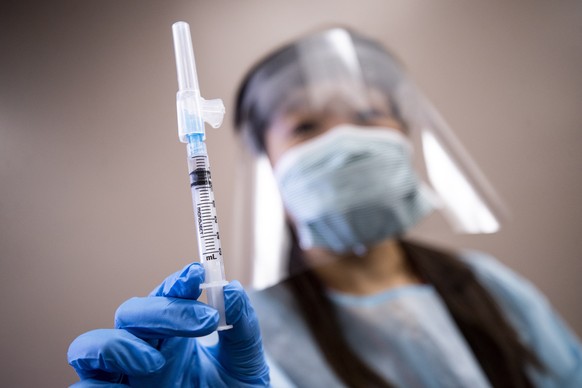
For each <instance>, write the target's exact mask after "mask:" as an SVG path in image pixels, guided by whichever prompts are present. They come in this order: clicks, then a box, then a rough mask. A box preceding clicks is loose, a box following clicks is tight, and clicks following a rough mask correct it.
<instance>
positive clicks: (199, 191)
mask: <svg viewBox="0 0 582 388" xmlns="http://www.w3.org/2000/svg"><path fill="white" fill-rule="evenodd" d="M190 140H191V142H190V143H189V144H188V145H189V148H188V149H189V156H188V170H189V172H190V186H191V188H192V202H193V204H194V219H195V220H196V234H197V236H198V252H199V255H200V261H201V262H202V265H203V266H204V270H205V274H206V275H205V279H204V284H202V285H201V287H202V288H204V289H206V297H207V299H208V304H209V305H211V306H212V307H214V308H215V309H217V310H218V314H219V317H220V320H219V326H218V330H225V329H229V328H230V327H231V326H228V325H227V324H226V318H225V310H224V292H223V287H224V286H225V285H227V284H228V282H227V281H226V277H225V274H224V264H223V259H222V244H221V241H220V231H219V229H218V217H217V215H216V204H215V202H214V192H213V191H212V179H211V175H210V165H209V163H208V156H207V155H206V146H205V145H204V142H203V141H201V140H200V138H199V137H198V139H197V138H196V137H190ZM193 150H198V151H199V153H194V154H192V155H191V154H190V152H191V151H192V152H193Z"/></svg>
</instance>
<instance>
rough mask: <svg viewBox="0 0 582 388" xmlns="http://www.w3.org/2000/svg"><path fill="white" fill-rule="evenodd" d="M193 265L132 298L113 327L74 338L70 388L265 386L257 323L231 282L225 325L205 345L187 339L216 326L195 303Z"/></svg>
mask: <svg viewBox="0 0 582 388" xmlns="http://www.w3.org/2000/svg"><path fill="white" fill-rule="evenodd" d="M203 281H204V269H203V268H202V266H201V265H200V264H198V263H194V264H190V265H188V266H186V267H185V268H184V269H183V270H182V271H179V272H176V273H175V274H173V275H171V276H169V277H168V278H167V279H166V280H164V282H163V283H162V284H161V285H160V286H159V287H158V288H156V289H155V290H154V291H153V292H152V293H151V294H150V296H149V297H146V298H132V299H129V300H128V301H126V302H125V303H123V304H122V305H121V306H120V307H119V308H118V310H117V313H116V315H115V329H100V330H94V331H90V332H88V333H85V334H82V335H81V336H79V337H78V338H77V339H75V340H74V341H73V343H71V346H70V347H69V352H68V359H69V364H70V365H71V366H72V367H73V368H75V371H76V372H77V374H78V375H79V377H80V378H81V381H80V382H78V383H77V384H74V387H95V386H99V387H103V386H107V387H126V386H127V385H130V386H138V387H234V386H236V387H257V386H267V385H269V368H268V367H267V364H266V362H265V358H264V355H263V347H262V343H261V335H260V332H259V323H258V321H257V317H256V315H255V312H254V310H253V308H252V307H251V305H250V302H249V299H248V297H247V295H246V294H245V292H244V290H243V289H242V286H241V285H240V284H239V283H238V282H232V283H230V284H228V285H226V286H225V287H224V296H225V309H226V321H227V322H228V323H229V324H231V325H233V326H234V327H233V328H232V329H230V330H226V331H221V332H219V334H218V336H219V341H218V343H217V344H216V345H214V346H212V347H206V346H204V345H201V344H200V343H199V342H198V341H197V340H196V338H195V337H199V336H203V335H206V334H209V333H211V332H213V331H214V330H216V327H217V326H218V313H217V312H216V310H214V309H213V308H212V307H210V306H207V305H205V304H203V303H201V302H197V301H196V299H197V298H198V297H199V296H200V284H201V283H202V282H203Z"/></svg>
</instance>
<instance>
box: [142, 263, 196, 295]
mask: <svg viewBox="0 0 582 388" xmlns="http://www.w3.org/2000/svg"><path fill="white" fill-rule="evenodd" d="M204 276H205V275H204V267H202V265H201V264H200V263H191V264H188V265H187V266H185V267H184V268H182V270H180V271H178V272H175V273H173V274H171V275H170V276H168V277H167V278H166V279H165V280H164V281H163V282H162V284H160V285H159V286H158V287H156V288H155V289H154V290H153V291H152V292H151V293H150V296H171V297H174V298H183V299H198V297H199V296H200V293H201V290H200V284H202V283H204Z"/></svg>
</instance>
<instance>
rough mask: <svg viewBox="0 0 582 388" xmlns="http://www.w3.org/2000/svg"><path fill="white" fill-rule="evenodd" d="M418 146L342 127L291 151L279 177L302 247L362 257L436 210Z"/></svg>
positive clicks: (380, 132)
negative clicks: (423, 180) (415, 155)
mask: <svg viewBox="0 0 582 388" xmlns="http://www.w3.org/2000/svg"><path fill="white" fill-rule="evenodd" d="M411 153H412V151H411V146H410V143H409V142H408V140H407V139H406V138H405V137H404V135H402V134H401V133H400V132H398V131H396V130H394V129H390V128H371V127H358V126H355V125H349V124H343V125H340V126H338V127H335V128H332V129H330V130H328V131H327V132H326V133H324V134H323V135H320V136H318V137H316V138H314V139H312V140H308V141H306V142H304V143H301V144H299V145H297V146H294V147H293V148H291V149H289V150H288V151H286V152H285V153H284V154H283V155H282V157H281V159H280V160H279V161H278V162H277V164H276V165H275V178H276V180H277V183H278V186H279V191H280V192H281V196H282V199H283V203H284V204H285V208H286V210H287V211H288V212H289V214H290V215H291V217H292V219H293V221H294V223H295V226H296V229H297V234H298V238H299V243H300V246H301V247H302V248H303V249H309V248H325V249H329V250H331V251H333V252H336V253H347V252H354V253H356V254H363V253H364V252H365V251H366V250H367V248H368V247H369V246H371V245H374V244H375V243H378V242H380V241H382V240H385V239H388V238H390V237H394V236H397V235H399V234H402V233H403V232H405V231H406V230H408V229H409V228H411V227H412V226H414V225H415V224H416V223H418V222H419V221H420V220H421V219H422V218H423V217H424V216H425V215H427V214H428V213H429V212H430V211H431V210H432V208H433V206H432V204H431V201H429V195H428V193H427V192H425V190H424V189H423V188H422V186H421V184H420V181H419V179H418V178H417V177H416V174H415V172H414V169H413V167H412V158H411Z"/></svg>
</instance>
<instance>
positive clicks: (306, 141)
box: [237, 28, 505, 288]
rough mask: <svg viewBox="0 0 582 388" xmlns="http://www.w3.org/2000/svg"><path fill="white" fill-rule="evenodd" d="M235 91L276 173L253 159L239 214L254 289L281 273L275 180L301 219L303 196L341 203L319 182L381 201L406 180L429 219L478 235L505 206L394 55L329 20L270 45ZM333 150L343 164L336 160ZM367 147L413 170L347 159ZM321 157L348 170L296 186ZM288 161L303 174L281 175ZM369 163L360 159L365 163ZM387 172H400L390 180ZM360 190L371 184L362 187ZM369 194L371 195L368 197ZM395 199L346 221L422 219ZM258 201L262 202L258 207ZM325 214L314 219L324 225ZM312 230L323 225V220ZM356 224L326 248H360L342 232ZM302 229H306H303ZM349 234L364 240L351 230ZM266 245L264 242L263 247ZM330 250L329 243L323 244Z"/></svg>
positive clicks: (281, 224) (243, 124)
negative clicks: (250, 200)
mask: <svg viewBox="0 0 582 388" xmlns="http://www.w3.org/2000/svg"><path fill="white" fill-rule="evenodd" d="M241 96H242V98H241V99H240V100H239V112H238V117H237V121H238V124H239V127H240V129H241V131H242V133H243V136H244V137H245V138H247V140H248V141H249V142H250V143H251V144H252V146H253V147H254V148H256V149H259V150H261V149H262V150H266V151H267V153H268V155H269V156H270V158H271V160H272V161H273V162H274V166H273V167H274V173H275V176H277V180H276V181H275V180H273V174H272V173H273V171H270V170H271V164H270V163H269V162H268V161H267V160H265V159H264V157H262V158H263V159H261V157H259V158H258V160H256V161H255V162H254V165H255V171H256V174H255V186H254V194H255V197H256V201H255V204H254V207H255V211H254V214H253V215H252V216H251V217H249V218H251V219H253V220H254V226H253V230H254V238H253V242H254V243H253V245H254V247H253V248H252V251H253V256H254V257H255V262H254V268H255V270H254V273H253V284H254V285H255V286H256V287H258V288H262V287H265V286H268V285H270V284H274V283H276V282H277V281H279V280H281V279H282V278H284V277H285V276H287V275H289V271H288V263H287V261H288V260H289V253H288V248H287V247H288V246H289V245H288V243H287V244H285V241H287V242H288V238H287V236H288V234H287V233H288V232H287V230H286V227H285V221H284V211H283V210H282V209H283V207H282V202H281V201H280V199H279V198H278V193H277V191H278V190H276V189H275V188H279V189H280V190H279V191H280V192H283V193H284V194H286V195H284V196H283V197H284V198H283V199H284V201H283V202H285V203H284V207H285V208H286V209H287V211H288V213H289V214H288V216H289V218H290V219H293V216H294V214H297V212H299V213H301V217H305V219H307V220H308V219H309V216H310V214H307V213H309V212H312V213H314V214H315V213H317V212H318V211H319V210H317V209H315V210H306V209H311V208H310V206H309V205H310V204H311V203H312V202H317V201H323V202H324V203H323V204H322V205H321V206H320V208H321V207H325V206H326V204H325V202H326V201H324V200H322V198H328V201H327V202H328V204H329V203H330V202H333V201H335V203H331V205H333V206H336V207H338V206H339V207H341V206H340V205H338V203H343V202H342V201H343V200H344V199H342V197H341V196H339V197H338V195H337V194H335V193H332V194H334V195H330V196H329V197H326V195H327V193H329V192H330V190H331V189H330V188H329V187H326V186H325V185H328V186H330V187H333V190H335V191H342V190H343V191H344V192H345V193H346V194H345V195H344V197H346V196H347V197H349V196H351V197H354V196H359V197H361V198H362V199H365V198H366V196H368V193H369V192H370V193H371V194H369V195H375V196H382V197H384V199H383V200H384V202H386V201H388V199H386V198H390V197H391V196H395V195H396V194H393V193H396V192H400V191H402V190H403V189H402V187H408V186H410V184H411V183H410V182H412V181H415V180H416V179H417V180H418V186H419V187H420V189H419V192H422V195H423V198H425V199H429V200H430V203H431V209H435V210H436V213H440V214H441V215H442V217H439V219H444V220H446V223H447V224H448V225H449V227H450V229H452V230H453V231H454V232H457V233H472V234H478V233H493V232H496V231H498V230H499V229H500V226H501V222H502V218H503V214H504V213H505V212H504V208H503V206H502V203H501V201H500V200H499V198H498V197H497V195H496V193H495V191H494V190H493V188H492V187H491V185H490V184H489V183H488V182H487V180H486V179H485V177H484V176H483V174H482V173H481V172H480V171H479V169H478V167H477V165H476V164H475V163H474V162H473V160H472V159H471V158H470V156H469V155H468V153H467V152H466V151H465V150H464V148H463V147H462V145H461V143H460V142H459V140H458V139H457V137H456V136H455V135H454V133H453V132H452V130H451V129H450V128H449V127H448V125H447V124H446V122H445V121H444V120H443V118H442V117H441V116H440V115H439V113H438V112H437V110H436V109H435V108H434V107H433V106H432V105H431V104H430V102H429V101H428V100H427V99H426V98H425V97H424V96H423V95H422V94H421V93H420V92H419V90H418V89H417V88H416V87H415V85H414V84H413V83H412V82H411V81H410V80H409V78H408V77H407V75H406V74H405V73H404V71H403V70H402V68H401V65H400V64H399V63H398V62H397V60H396V59H395V58H394V57H393V56H392V55H391V54H390V53H388V52H387V51H386V50H385V49H384V48H383V47H382V46H380V45H379V44H378V43H376V42H374V41H371V40H369V39H367V38H364V37H361V36H359V35H357V34H355V33H353V32H350V31H348V30H345V29H341V28H336V29H331V30H327V31H324V32H321V33H317V34H315V35H311V36H308V37H306V38H303V39H301V40H299V41H298V42H295V43H294V44H292V45H290V46H286V47H284V48H283V49H281V50H279V51H278V52H276V53H275V54H273V55H272V56H271V57H269V58H268V59H267V60H265V61H263V62H262V63H261V64H260V65H259V66H258V67H257V68H255V71H254V72H253V74H252V75H251V77H250V78H249V79H248V80H247V83H246V86H245V89H244V90H243V93H242V94H241ZM354 128H356V129H357V128H361V129H362V133H361V134H360V133H358V132H357V131H356V132H354V130H353V129H354ZM332 133H333V134H332ZM367 134H369V136H368V135H367ZM356 144H361V146H360V145H356ZM356 147H361V149H365V151H362V153H361V155H365V157H363V156H362V157H360V156H359V155H360V154H357V153H354V148H356ZM309 149H311V150H312V152H310V151H309ZM323 149H325V150H329V151H326V152H327V153H328V154H329V155H328V156H325V157H324V156H318V157H315V156H313V154H314V153H323V152H322V150H323ZM298 150H300V151H298ZM401 153H404V155H403V156H402V155H400V154H401ZM342 155H344V156H342ZM345 155H349V158H351V159H353V161H348V162H346V161H345V160H346V158H348V156H345ZM369 155H375V156H373V158H374V160H382V161H381V162H380V164H379V165H381V166H401V165H402V162H401V161H402V160H408V159H410V160H409V162H410V163H411V166H413V170H414V171H413V173H408V172H407V171H408V170H406V167H405V166H404V167H398V168H399V169H396V170H393V169H392V167H391V168H387V167H386V168H384V167H380V168H376V170H377V171H375V172H374V175H373V176H372V175H370V174H369V173H367V172H366V170H365V169H364V168H365V167H366V164H365V162H363V161H361V162H360V161H357V160H359V159H366V158H369ZM322 158H323V159H322ZM311 159H313V160H312V161H309V160H311ZM326 163H327V164H326ZM330 163H331V164H334V163H335V164H337V163H347V164H346V165H342V167H340V168H339V169H343V170H344V171H346V172H345V174H344V175H345V176H348V175H346V174H347V171H348V170H349V171H351V172H350V174H351V175H349V177H348V178H345V179H344V178H342V179H340V180H339V183H337V184H336V183H334V184H333V185H331V184H330V183H329V182H330V180H329V179H328V177H327V176H323V175H322V176H319V177H318V179H320V180H318V181H317V180H315V181H314V182H315V183H313V184H312V185H311V186H309V187H307V186H306V185H307V183H304V181H306V182H307V181H308V180H309V177H308V175H309V176H317V173H318V172H316V171H314V170H315V169H316V168H319V167H321V166H324V164H326V165H329V164H330ZM358 163H360V164H359V165H358ZM374 163H378V162H374ZM298 164H301V165H302V166H304V167H303V170H301V171H303V172H304V173H305V175H295V176H293V174H291V173H286V172H287V171H289V170H290V169H291V170H292V167H293V168H295V167H296V165H298ZM376 165H378V164H370V165H369V168H370V169H372V168H374V167H373V166H376ZM290 166H291V167H290ZM326 168H327V167H326ZM310 169H311V170H310ZM324 169H325V168H323V167H321V170H322V171H323V170H324ZM282 170H284V171H285V173H282V172H281V171H282ZM307 171H309V173H308V174H307V173H306V172H307ZM367 171H369V170H367ZM396 175H398V176H402V177H401V178H396V177H395V176H396ZM281 176H284V178H281ZM364 176H372V178H369V179H373V181H371V182H372V183H373V184H372V185H370V184H369V182H368V183H366V181H365V180H364ZM409 177H410V178H409ZM313 179H315V178H313ZM338 179H339V178H338ZM366 179H368V178H366ZM395 179H398V180H397V181H395ZM380 181H382V182H384V181H386V182H394V183H391V184H388V183H386V184H384V185H383V186H381V185H380V186H379V185H377V184H376V182H380ZM317 182H322V183H317ZM345 182H357V184H358V185H359V186H357V187H358V189H353V188H352V190H354V192H353V193H350V191H349V190H350V189H349V188H347V186H348V185H346V184H345ZM350 184H351V183H350ZM354 184H356V183H354ZM288 185H292V186H293V187H292V188H288ZM364 186H366V187H364ZM370 186H374V188H376V187H377V189H368V188H367V187H370ZM293 190H295V191H293ZM374 190H377V191H378V193H377V194H374V193H373V192H374ZM289 193H290V194H289ZM306 193H307V194H306ZM308 193H311V196H310V195H309V194H308ZM382 193H385V195H384V194H382ZM402 195H406V196H407V201H408V202H407V204H405V205H398V206H396V207H397V212H399V211H400V210H398V209H400V208H402V207H403V206H408V208H405V210H402V211H404V212H408V213H406V214H404V215H402V216H401V215H398V214H396V215H393V214H392V213H394V210H390V212H392V213H386V214H384V213H382V212H381V211H375V209H374V208H373V207H372V208H370V209H367V208H365V207H364V206H361V207H358V206H355V209H356V210H354V212H359V214H366V215H365V216H359V217H360V218H361V220H360V221H357V222H360V223H364V224H366V226H364V227H363V228H366V227H367V226H368V225H376V224H381V223H382V220H386V222H385V223H390V217H391V214H392V215H393V216H394V217H395V219H406V217H407V214H408V216H409V218H410V214H412V215H413V216H414V217H416V218H423V219H424V218H426V217H427V216H428V214H430V212H429V211H426V209H425V208H426V206H424V205H423V206H424V207H423V206H421V205H418V204H415V203H413V202H410V200H409V198H408V197H410V194H406V193H405V192H403V194H402ZM298 196H299V197H298ZM346 200H348V199H346ZM391 203H394V201H393V202H391ZM265 206H268V207H269V208H268V209H263V207H265ZM333 206H331V207H333ZM391 206H392V205H391ZM347 211H348V210H346V212H347ZM366 212H368V213H366ZM304 213H306V214H304ZM409 213H410V214H409ZM350 217H352V216H350ZM362 217H363V218H362ZM374 217H376V218H378V217H384V218H379V219H378V220H376V219H375V218H374ZM328 218H329V217H328ZM332 218H333V217H332ZM352 218H354V217H352ZM354 219H356V218H354ZM330 220H331V221H330ZM330 220H327V221H325V222H326V223H327V224H329V223H330V222H333V219H331V218H330ZM307 223H308V222H307ZM413 224H416V221H415V222H408V224H407V223H406V222H404V223H402V225H401V229H403V230H396V231H395V232H394V231H393V232H391V231H390V228H389V227H388V226H386V227H381V226H370V227H369V228H368V229H364V230H365V233H364V234H365V235H366V236H368V235H370V233H371V232H370V231H369V229H370V228H376V229H378V230H379V232H378V233H384V234H391V235H390V237H400V236H401V235H402V233H404V232H409V231H410V229H412V227H413V226H414V225H413ZM441 226H442V225H441ZM439 227H440V226H439ZM317 228H318V230H320V229H322V228H323V231H322V232H321V233H323V234H325V233H327V231H326V230H325V226H317ZM317 228H316V229H317ZM357 229H358V228H357V227H356V228H351V226H350V228H349V230H347V231H346V232H345V233H344V234H341V233H340V234H336V235H335V236H333V239H335V240H337V244H339V245H337V246H338V247H339V248H338V249H337V250H338V251H340V250H341V249H344V248H345V244H347V246H350V247H353V251H354V252H356V253H357V252H358V251H359V252H365V250H366V246H365V245H366V243H364V244H363V246H361V247H357V245H358V244H356V243H351V242H350V238H352V235H354V234H356V235H357V233H358V230H357ZM318 230H316V231H310V232H305V233H302V232H301V230H298V231H297V233H298V234H299V240H302V241H303V240H305V239H307V240H309V238H311V239H317V238H318V233H320V232H319V231H318ZM310 233H311V235H312V237H309V236H307V237H304V235H309V234H310ZM313 236H315V237H313ZM379 236H381V235H379ZM323 237H324V238H325V236H323ZM374 238H375V240H369V241H373V242H376V241H377V240H378V238H379V237H377V236H376V237H374ZM356 240H357V242H361V241H364V242H366V240H365V238H363V237H362V238H360V237H358V238H357V239H356ZM269 243H271V244H272V247H271V249H266V247H267V246H269ZM314 244H315V243H314ZM342 244H344V245H342ZM316 245H317V244H316ZM330 246H331V247H332V250H336V249H335V248H333V247H335V245H333V244H332V245H330Z"/></svg>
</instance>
